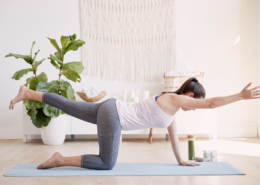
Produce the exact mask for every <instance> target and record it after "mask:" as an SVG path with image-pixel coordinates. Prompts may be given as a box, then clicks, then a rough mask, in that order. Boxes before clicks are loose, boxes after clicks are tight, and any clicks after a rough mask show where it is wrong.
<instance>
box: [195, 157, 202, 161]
mask: <svg viewBox="0 0 260 185" xmlns="http://www.w3.org/2000/svg"><path fill="white" fill-rule="evenodd" d="M195 160H196V162H203V157H195Z"/></svg>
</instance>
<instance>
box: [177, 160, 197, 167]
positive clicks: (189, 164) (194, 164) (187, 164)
mask: <svg viewBox="0 0 260 185" xmlns="http://www.w3.org/2000/svg"><path fill="white" fill-rule="evenodd" d="M179 165H181V166H200V163H194V162H191V161H182V162H180V163H179Z"/></svg>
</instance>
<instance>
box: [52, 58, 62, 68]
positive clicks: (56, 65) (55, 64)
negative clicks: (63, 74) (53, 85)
mask: <svg viewBox="0 0 260 185" xmlns="http://www.w3.org/2000/svg"><path fill="white" fill-rule="evenodd" d="M51 64H52V65H53V66H54V67H55V68H56V69H58V70H59V69H60V67H59V66H58V64H57V63H56V62H55V61H54V60H51Z"/></svg>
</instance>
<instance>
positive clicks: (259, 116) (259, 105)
mask: <svg viewBox="0 0 260 185" xmlns="http://www.w3.org/2000/svg"><path fill="white" fill-rule="evenodd" d="M257 13H258V15H257V17H258V20H257V21H258V22H257V26H258V30H257V32H258V35H257V36H258V39H257V42H258V47H257V52H258V84H260V34H259V33H260V1H258V5H257ZM259 112H260V100H258V137H260V113H259Z"/></svg>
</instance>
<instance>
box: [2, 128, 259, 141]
mask: <svg viewBox="0 0 260 185" xmlns="http://www.w3.org/2000/svg"><path fill="white" fill-rule="evenodd" d="M22 132H23V129H22V128H0V139H23V134H22ZM259 135H260V134H259ZM257 136H258V128H257V127H219V128H218V137H257ZM147 137H148V134H147V135H146V134H145V135H143V134H125V135H123V138H147ZM185 137H186V135H183V134H180V135H179V138H185ZM196 137H202V138H208V134H198V135H196ZM258 137H260V136H258ZM77 138H78V139H85V138H86V139H87V138H97V135H94V134H91V135H75V139H77ZM153 138H165V134H154V136H153ZM32 139H41V136H40V135H33V136H32ZM66 139H70V135H67V136H66Z"/></svg>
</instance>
